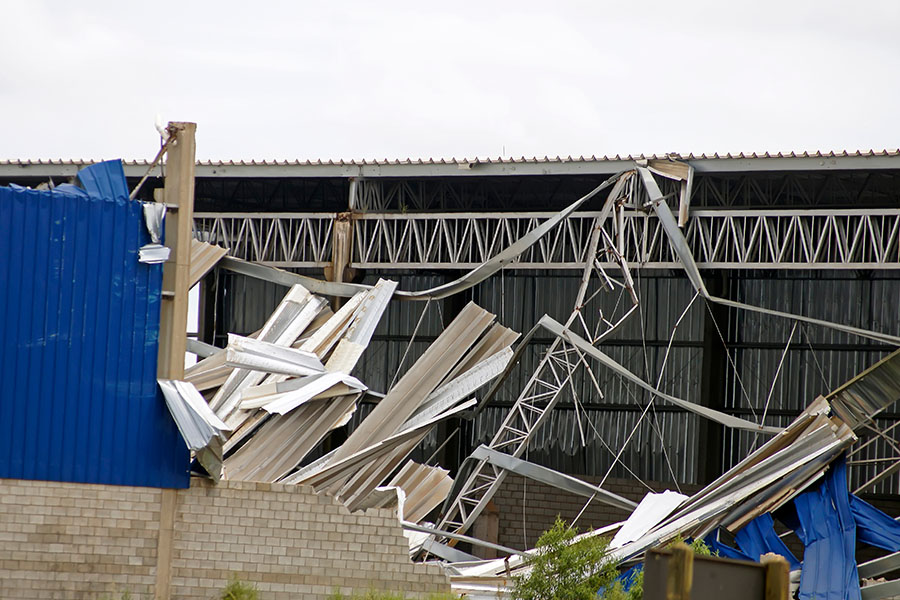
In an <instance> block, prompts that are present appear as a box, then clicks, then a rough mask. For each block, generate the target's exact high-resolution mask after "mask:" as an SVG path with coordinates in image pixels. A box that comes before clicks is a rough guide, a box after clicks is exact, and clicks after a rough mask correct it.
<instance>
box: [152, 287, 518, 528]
mask: <svg viewBox="0 0 900 600" xmlns="http://www.w3.org/2000/svg"><path fill="white" fill-rule="evenodd" d="M396 287H397V284H396V282H393V281H388V280H384V279H382V280H379V281H378V283H377V284H376V285H375V286H373V287H372V288H371V289H369V290H365V291H360V292H358V293H357V294H356V295H354V296H352V297H351V298H350V299H349V300H348V301H347V302H345V303H344V304H343V305H342V306H341V307H340V308H339V309H338V310H337V311H332V309H331V307H330V306H329V304H328V302H327V301H326V300H325V298H323V297H321V296H318V295H315V294H312V293H310V292H309V291H308V290H307V289H306V288H304V287H302V286H300V285H295V286H293V287H292V288H291V289H290V290H289V291H288V293H287V294H286V295H285V297H284V299H283V300H282V301H281V303H280V304H279V305H278V307H277V308H276V309H275V311H274V312H273V313H272V315H271V316H270V317H269V319H268V320H267V321H266V323H265V325H263V327H262V328H261V329H260V330H259V331H258V332H256V333H255V334H253V335H252V336H249V337H243V336H239V335H234V334H232V335H229V337H228V345H227V347H226V348H223V349H217V350H215V351H214V352H213V353H212V354H211V355H210V356H208V357H206V358H204V359H203V360H201V361H199V362H198V363H197V364H196V365H194V366H192V367H190V368H189V369H187V371H186V373H185V381H166V380H163V381H161V382H160V383H161V386H162V388H163V391H164V395H165V398H166V401H167V403H168V405H169V407H170V409H171V411H172V414H173V416H174V417H175V420H176V422H177V424H178V426H179V429H180V430H181V431H182V433H183V435H184V437H185V439H186V441H187V443H188V446H189V447H190V448H191V450H193V451H194V453H195V457H196V459H197V461H198V462H199V463H200V465H202V467H203V468H204V469H205V470H206V472H207V473H208V474H209V476H210V477H212V478H213V479H214V480H219V479H228V480H244V481H260V482H272V483H275V482H279V483H285V484H304V485H310V486H312V487H313V488H314V489H316V490H317V491H322V492H327V493H328V494H330V495H332V496H334V497H336V498H338V499H339V500H340V501H341V502H343V503H344V504H345V505H346V506H347V507H348V508H349V509H350V510H360V509H365V508H373V507H384V506H393V505H397V504H398V503H399V504H400V505H401V507H402V511H403V512H402V515H403V518H404V519H405V520H407V521H412V522H418V521H419V520H421V519H423V518H424V517H425V516H426V515H427V514H428V513H430V512H431V511H432V510H433V509H434V508H435V507H436V506H437V505H438V504H440V503H441V502H443V500H444V499H445V497H446V496H447V494H449V492H450V490H451V488H452V485H453V481H452V479H451V478H450V477H449V475H448V472H447V471H446V470H444V469H441V468H439V467H431V466H427V465H421V464H417V463H415V462H413V461H411V460H407V458H408V456H409V455H410V453H411V452H412V451H413V449H414V448H415V447H416V446H417V445H418V444H419V443H420V442H421V441H422V439H423V438H424V437H425V436H426V435H427V434H428V433H429V432H430V431H431V429H432V428H433V427H434V426H435V425H436V424H438V423H439V422H441V421H443V420H445V419H447V418H449V417H451V416H454V415H457V414H459V413H460V412H461V411H464V410H466V409H469V408H471V407H472V406H473V405H474V404H475V401H474V400H471V399H470V396H471V395H472V394H473V393H474V392H475V391H476V390H478V389H479V388H480V387H482V386H484V385H485V384H487V383H489V382H490V380H491V379H492V378H493V377H495V376H497V375H498V374H499V373H501V372H502V371H503V370H504V369H505V368H506V365H507V363H508V362H509V360H510V358H511V357H512V349H511V348H510V346H511V345H512V343H513V342H514V341H515V340H516V339H517V338H518V337H519V334H518V333H516V332H514V331H512V330H511V329H508V328H506V327H504V326H502V325H500V324H499V323H496V322H495V316H494V315H493V314H491V313H489V312H487V311H486V310H484V309H482V308H480V307H478V306H477V305H475V304H473V303H470V304H469V305H468V306H466V307H465V308H464V309H463V310H462V311H461V312H460V314H459V315H458V316H457V317H456V319H455V320H454V321H453V322H452V323H450V325H449V326H448V327H447V328H446V329H445V330H444V332H443V333H442V334H441V335H440V336H439V337H438V338H437V339H436V340H435V341H434V343H432V344H431V346H430V347H429V348H428V349H427V350H426V351H425V353H424V354H423V355H422V356H421V357H419V359H418V360H417V361H416V362H415V363H414V364H413V365H412V366H411V367H410V368H409V370H408V371H407V372H406V373H405V374H404V375H403V376H402V377H400V378H399V380H398V381H397V382H396V384H395V385H393V386H392V387H391V388H390V389H389V390H388V391H387V393H386V394H384V395H383V397H380V399H378V402H377V405H376V406H375V408H374V409H373V410H372V411H371V413H370V414H369V415H368V416H367V417H366V418H365V419H364V420H363V421H362V422H361V424H360V426H359V427H357V428H356V429H355V430H354V431H353V432H352V433H351V434H350V436H349V437H348V438H347V440H346V441H345V442H344V443H343V444H342V445H340V446H339V447H338V448H336V449H335V450H333V451H331V452H329V453H327V454H325V455H324V456H321V457H320V458H318V459H316V460H314V461H312V462H310V463H309V464H304V459H306V458H307V457H308V456H309V455H310V453H311V452H312V451H313V450H314V449H316V448H317V447H318V446H319V444H320V443H321V442H322V441H323V440H324V439H325V437H326V436H327V435H328V434H329V433H330V432H331V431H333V430H334V429H336V428H338V427H341V426H342V425H345V424H346V423H347V422H348V421H349V420H350V418H351V417H352V415H353V414H354V412H355V411H356V409H357V406H358V402H359V400H360V398H361V397H362V395H363V394H365V393H367V392H368V388H367V386H366V385H365V383H363V382H362V381H360V380H359V379H357V378H355V377H353V376H352V375H351V372H352V371H353V369H354V367H355V366H356V364H357V362H358V361H359V360H360V358H361V357H362V355H363V353H364V352H365V351H366V348H367V347H368V345H369V342H370V341H371V339H372V334H373V333H374V331H375V328H376V326H377V325H378V322H379V321H380V320H381V318H382V316H383V315H384V312H385V309H386V308H387V305H388V301H389V300H390V298H391V296H392V295H393V294H394V291H395V289H396ZM201 393H205V394H206V396H207V397H208V398H209V399H208V404H207V400H206V399H204V398H203V396H202V395H201ZM379 396H381V395H380V394H379ZM301 464H303V466H302V467H301ZM382 487H383V488H389V489H391V490H396V489H399V490H402V496H401V497H400V498H399V499H398V495H397V493H396V492H391V491H389V490H388V489H382Z"/></svg>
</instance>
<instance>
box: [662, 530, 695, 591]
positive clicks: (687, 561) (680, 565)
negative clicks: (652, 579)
mask: <svg viewBox="0 0 900 600" xmlns="http://www.w3.org/2000/svg"><path fill="white" fill-rule="evenodd" d="M693 584H694V550H693V548H691V547H690V546H688V545H687V544H684V543H678V544H675V545H674V546H672V558H671V559H670V560H669V574H668V578H667V580H666V600H690V599H691V588H692V587H693Z"/></svg>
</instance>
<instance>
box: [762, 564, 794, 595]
mask: <svg viewBox="0 0 900 600" xmlns="http://www.w3.org/2000/svg"><path fill="white" fill-rule="evenodd" d="M760 562H761V563H762V564H763V566H764V567H765V568H766V600H788V598H789V597H790V589H791V588H790V571H791V567H790V565H789V564H788V561H787V560H785V558H784V557H783V556H778V555H777V554H766V555H764V556H763V557H762V559H761V560H760Z"/></svg>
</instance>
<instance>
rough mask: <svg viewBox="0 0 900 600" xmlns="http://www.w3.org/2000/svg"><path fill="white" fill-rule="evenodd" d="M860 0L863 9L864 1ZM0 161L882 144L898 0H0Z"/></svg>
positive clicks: (892, 127)
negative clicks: (178, 145) (171, 137)
mask: <svg viewBox="0 0 900 600" xmlns="http://www.w3.org/2000/svg"><path fill="white" fill-rule="evenodd" d="M863 7H865V8H863ZM0 16H2V22H3V34H2V35H0V123H2V125H3V131H2V135H0V158H58V157H63V158H81V157H83V158H113V157H118V156H121V157H125V158H150V157H152V155H153V154H154V153H155V149H156V147H157V146H158V138H157V134H156V132H155V130H154V128H153V124H154V122H155V120H156V117H157V115H160V116H161V117H162V119H164V120H192V121H196V122H197V123H198V156H199V157H200V158H212V159H240V158H244V159H250V158H255V159H264V158H265V159H272V158H279V159H283V158H291V159H293V158H300V159H306V158H312V159H314V158H348V159H349V158H384V157H390V158H394V157H407V156H412V157H427V156H435V157H450V156H456V157H460V158H461V157H469V158H471V157H473V156H487V155H489V156H498V155H500V154H501V153H503V152H504V149H505V155H507V156H508V155H515V156H522V155H526V156H534V155H538V156H544V155H557V154H559V155H563V156H566V155H574V156H578V155H582V154H583V155H590V154H597V155H602V154H617V153H621V154H626V153H641V152H644V153H654V152H655V153H659V152H669V151H674V152H691V151H693V152H715V151H719V152H727V151H762V150H772V151H778V150H805V149H825V150H827V149H857V148H861V149H868V148H885V147H889V148H897V147H900V118H898V107H900V69H898V63H900V60H898V59H900V35H898V33H897V32H898V30H900V27H898V26H900V2H896V1H895V0H886V1H878V2H858V3H854V2H847V1H841V2H832V1H819V2H800V1H794V0H780V1H775V2H772V1H768V0H766V1H745V2H727V1H721V0H716V1H711V2H694V1H686V2H673V1H671V0H667V1H664V2H655V1H647V2H640V3H638V2H625V1H622V0H619V1H617V2H600V1H595V2H564V1H557V2H527V1H515V2H492V1H490V0H481V1H480V2H470V1H466V0H462V1H456V2H442V3H428V2H422V1H417V2H391V1H384V2H356V1H349V0H347V1H343V2H328V3H325V2H320V3H313V2H283V3H275V2H272V3H264V2H247V1H246V0H244V1H239V2H234V1H230V0H227V1H226V0H220V1H217V2H196V1H193V0H181V1H179V2H169V1H157V2H153V3H135V2H115V1H112V0H109V1H107V2H93V1H90V0H84V1H79V2H72V1H69V0H62V1H58V2H45V1H39V0H0Z"/></svg>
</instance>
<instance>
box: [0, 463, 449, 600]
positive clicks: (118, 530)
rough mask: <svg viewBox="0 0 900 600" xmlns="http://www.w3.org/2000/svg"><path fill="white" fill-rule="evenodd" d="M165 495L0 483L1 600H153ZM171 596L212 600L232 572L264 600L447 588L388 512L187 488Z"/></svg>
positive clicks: (199, 484)
mask: <svg viewBox="0 0 900 600" xmlns="http://www.w3.org/2000/svg"><path fill="white" fill-rule="evenodd" d="M161 496H162V492H161V490H156V489H151V488H136V487H121V486H104V485H82V484H72V483H55V482H40V481H22V480H9V479H4V480H0V598H3V599H6V598H9V599H16V600H32V599H33V600H45V599H48V598H49V599H53V598H60V599H65V600H73V599H77V600H82V599H83V600H93V599H97V600H100V599H101V598H119V597H120V596H121V595H122V594H123V593H124V592H128V593H130V594H131V597H132V598H133V599H134V600H138V599H142V600H144V599H150V598H153V595H154V592H155V581H156V570H157V546H158V539H159V531H160V506H161ZM170 564H171V572H172V576H171V597H172V598H178V599H185V600H201V599H202V600H208V599H210V598H217V597H218V592H219V591H220V590H221V589H222V587H223V586H224V585H225V584H226V583H227V581H228V578H229V577H230V576H231V575H232V574H233V573H234V574H237V576H238V577H240V578H241V579H242V580H244V581H247V582H252V583H255V584H256V585H257V587H258V588H259V590H260V591H261V592H262V594H261V596H262V598H263V599H264V600H287V599H288V598H290V599H297V598H322V599H324V598H327V597H328V596H329V595H330V594H331V593H332V592H333V591H334V590H336V589H341V590H342V591H343V592H344V593H348V594H349V593H351V592H353V591H357V592H364V591H367V590H369V589H380V590H389V591H396V592H405V593H406V594H408V595H409V596H411V597H415V596H424V595H427V594H429V593H435V592H447V591H449V582H448V579H447V577H446V576H445V575H444V574H443V571H442V569H441V568H440V567H438V566H435V565H421V564H413V563H412V562H411V561H410V560H409V558H408V553H407V544H406V540H405V538H404V537H403V534H402V530H401V528H400V525H399V523H398V521H397V517H396V515H395V514H394V513H393V512H392V511H390V510H386V509H383V510H369V511H366V512H365V513H362V512H358V513H353V514H351V513H349V512H348V511H347V509H346V508H345V507H344V506H343V505H341V504H339V503H337V502H335V501H333V500H332V499H331V498H329V497H327V496H322V495H317V494H314V493H313V492H312V491H311V490H310V489H309V488H306V487H300V486H284V485H276V484H255V483H242V482H222V483H220V484H219V485H217V486H214V485H212V484H211V483H208V482H205V481H203V480H199V479H197V480H194V481H193V482H192V484H191V488H190V489H188V490H179V491H178V493H177V500H176V512H175V526H174V537H173V542H172V548H171V563H170Z"/></svg>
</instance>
